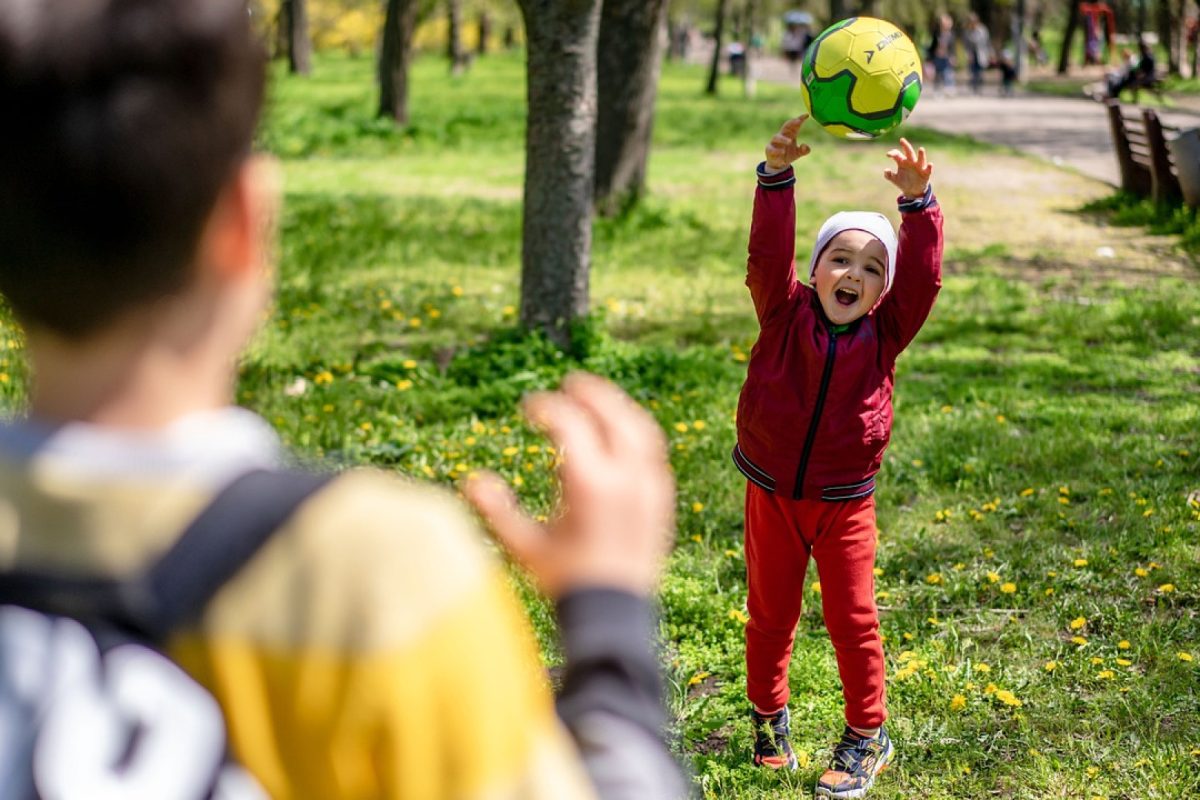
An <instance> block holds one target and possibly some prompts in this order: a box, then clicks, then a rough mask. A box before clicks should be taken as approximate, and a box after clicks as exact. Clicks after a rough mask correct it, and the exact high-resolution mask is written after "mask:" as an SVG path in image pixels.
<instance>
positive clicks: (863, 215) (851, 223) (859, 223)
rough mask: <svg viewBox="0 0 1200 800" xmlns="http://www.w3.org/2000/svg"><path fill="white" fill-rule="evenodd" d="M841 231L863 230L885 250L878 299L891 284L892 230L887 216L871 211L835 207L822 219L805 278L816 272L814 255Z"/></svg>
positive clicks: (894, 251) (893, 273) (893, 238)
mask: <svg viewBox="0 0 1200 800" xmlns="http://www.w3.org/2000/svg"><path fill="white" fill-rule="evenodd" d="M842 231H865V232H866V233H869V234H871V235H872V236H874V237H875V238H876V239H878V240H879V242H880V244H882V245H883V249H884V250H887V274H886V275H885V276H884V279H883V291H882V292H880V293H879V299H880V300H882V299H883V296H884V295H886V294H887V293H888V290H889V289H891V288H892V278H893V277H894V276H895V275H896V247H897V242H896V230H895V229H894V228H893V227H892V223H891V222H890V221H889V220H888V218H887V217H885V216H884V215H883V214H877V213H875V212H874V211H839V212H838V213H836V214H834V215H833V216H832V217H830V218H829V219H827V220H825V224H824V225H822V226H821V231H820V232H819V233H818V234H817V243H816V244H815V245H813V251H812V263H811V264H809V269H808V279H809V280H810V281H811V280H812V278H813V275H814V274H815V273H816V271H817V259H818V258H820V257H821V253H822V252H823V251H824V250H825V248H826V247H827V246H828V245H829V242H830V241H832V239H833V237H835V236H837V235H838V234H839V233H841V232H842Z"/></svg>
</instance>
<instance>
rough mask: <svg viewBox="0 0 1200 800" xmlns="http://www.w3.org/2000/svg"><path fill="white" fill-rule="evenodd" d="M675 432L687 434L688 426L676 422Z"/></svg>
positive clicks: (684, 423)
mask: <svg viewBox="0 0 1200 800" xmlns="http://www.w3.org/2000/svg"><path fill="white" fill-rule="evenodd" d="M675 430H677V431H679V432H680V433H687V432H688V424H687V423H686V422H676V423H675Z"/></svg>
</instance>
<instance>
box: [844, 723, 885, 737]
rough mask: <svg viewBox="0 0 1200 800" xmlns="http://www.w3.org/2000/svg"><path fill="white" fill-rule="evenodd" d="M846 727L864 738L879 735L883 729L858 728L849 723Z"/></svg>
mask: <svg viewBox="0 0 1200 800" xmlns="http://www.w3.org/2000/svg"><path fill="white" fill-rule="evenodd" d="M846 727H848V728H849V729H850V730H852V731H854V732H855V733H856V734H858V735H859V736H861V737H862V738H864V739H874V738H875V737H877V736H879V731H880V730H881V729H880V728H856V727H854V726H853V725H847V726H846Z"/></svg>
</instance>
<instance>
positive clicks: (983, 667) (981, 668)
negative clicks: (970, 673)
mask: <svg viewBox="0 0 1200 800" xmlns="http://www.w3.org/2000/svg"><path fill="white" fill-rule="evenodd" d="M975 671H976V672H978V673H980V674H982V675H986V674H988V673H989V672H991V671H992V668H991V667H990V666H989V665H987V664H983V663H980V664H976V665H975Z"/></svg>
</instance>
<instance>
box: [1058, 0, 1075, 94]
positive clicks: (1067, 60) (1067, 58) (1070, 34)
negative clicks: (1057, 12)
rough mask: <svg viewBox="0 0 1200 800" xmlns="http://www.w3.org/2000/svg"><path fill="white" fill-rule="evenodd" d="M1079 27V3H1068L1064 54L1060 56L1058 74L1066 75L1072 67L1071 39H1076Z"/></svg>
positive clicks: (1063, 41)
mask: <svg viewBox="0 0 1200 800" xmlns="http://www.w3.org/2000/svg"><path fill="white" fill-rule="evenodd" d="M1078 27H1079V3H1076V2H1074V0H1071V2H1069V3H1067V27H1066V29H1065V30H1064V31H1063V38H1062V52H1061V53H1059V54H1058V74H1059V75H1066V74H1067V69H1068V68H1069V67H1070V65H1071V39H1073V38H1075V29H1076V28H1078Z"/></svg>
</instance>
